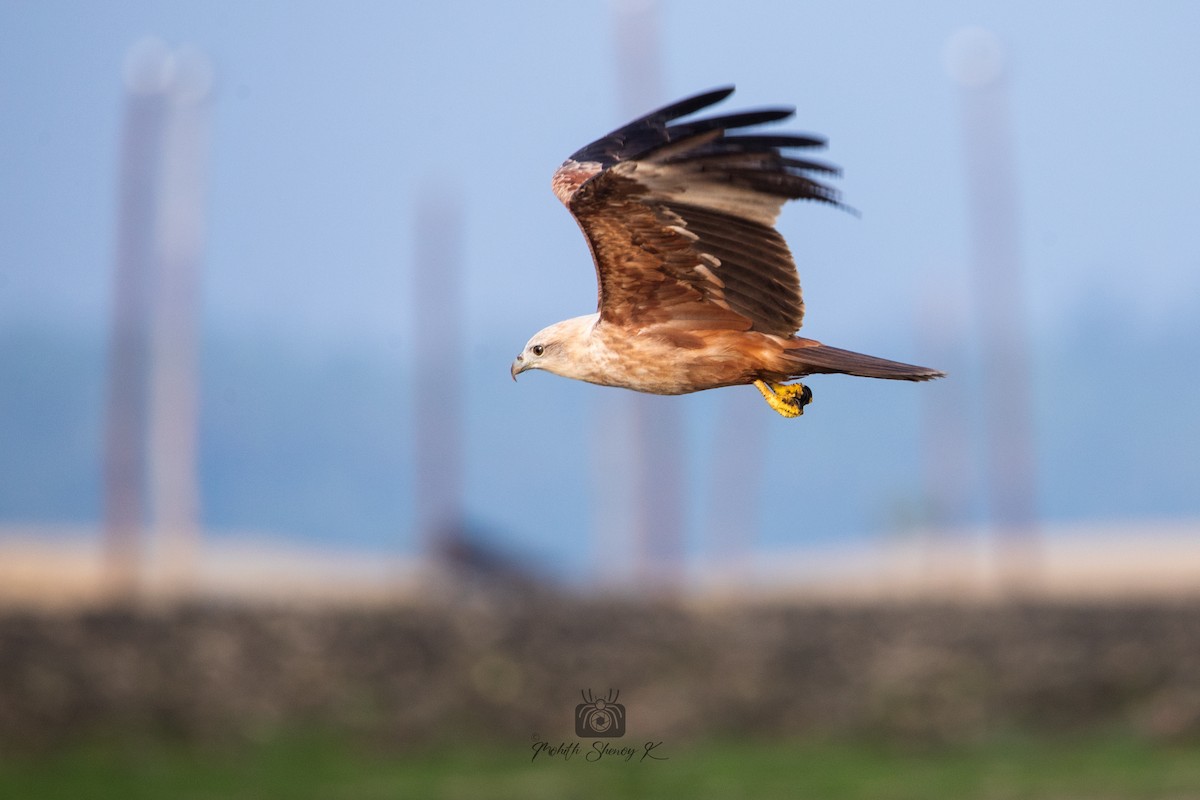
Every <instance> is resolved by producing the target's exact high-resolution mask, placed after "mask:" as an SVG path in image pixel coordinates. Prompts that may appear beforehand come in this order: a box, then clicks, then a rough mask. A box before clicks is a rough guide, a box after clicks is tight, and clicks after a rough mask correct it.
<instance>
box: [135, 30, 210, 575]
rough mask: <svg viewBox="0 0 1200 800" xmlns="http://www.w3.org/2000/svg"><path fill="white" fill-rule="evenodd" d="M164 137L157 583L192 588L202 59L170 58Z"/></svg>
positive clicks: (154, 429) (206, 91)
mask: <svg viewBox="0 0 1200 800" xmlns="http://www.w3.org/2000/svg"><path fill="white" fill-rule="evenodd" d="M169 67H170V70H169V82H168V85H167V100H168V117H167V124H166V128H165V132H164V138H163V142H164V144H163V149H162V174H161V183H160V192H161V195H160V201H159V204H158V205H159V216H158V236H157V258H156V259H155V260H156V270H155V278H156V285H155V290H154V309H153V312H154V313H153V349H152V362H151V381H150V386H151V391H150V448H149V452H150V465H149V466H150V490H151V494H150V497H151V512H152V515H151V518H152V520H153V528H154V534H155V538H156V544H157V545H158V548H157V550H158V552H157V554H156V555H157V556H158V564H159V566H160V567H161V570H162V571H161V574H160V576H159V577H160V578H161V580H162V581H163V588H164V589H165V591H166V592H167V593H168V594H173V595H187V594H190V593H192V592H193V591H194V589H195V581H196V575H195V564H196V558H197V550H198V545H199V538H200V479H199V473H198V464H199V453H198V438H199V413H198V406H199V363H198V362H199V359H198V339H199V337H198V330H199V325H200V267H201V256H202V254H203V250H204V197H205V189H206V184H207V180H206V177H207V165H208V149H209V147H208V145H209V109H210V104H211V103H210V101H211V97H212V91H211V90H212V68H211V65H210V63H209V61H208V59H207V58H206V57H205V56H204V55H203V54H202V53H200V52H199V51H197V50H194V49H190V48H182V49H180V50H177V51H176V52H175V53H173V54H172V55H171V58H170V61H169Z"/></svg>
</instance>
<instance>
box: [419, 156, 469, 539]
mask: <svg viewBox="0 0 1200 800" xmlns="http://www.w3.org/2000/svg"><path fill="white" fill-rule="evenodd" d="M421 200H422V201H421V204H420V205H419V206H418V208H417V216H416V260H415V262H414V263H415V269H414V273H415V274H414V277H413V297H414V298H416V301H415V302H414V308H413V330H414V335H413V343H414V345H415V347H416V359H415V364H416V369H417V374H418V375H420V380H418V381H414V389H415V391H416V397H415V398H414V413H415V415H416V419H415V423H416V431H415V436H416V461H417V483H416V518H417V519H416V521H417V530H418V531H419V534H420V535H421V536H422V537H424V546H425V553H426V555H433V554H435V553H437V552H439V551H441V550H442V549H443V548H444V547H445V545H446V544H447V538H448V537H451V536H456V535H457V534H459V533H460V532H461V529H462V525H463V520H462V482H463V480H462V433H461V431H462V415H463V410H464V409H463V407H462V401H461V400H460V397H461V395H460V392H461V387H462V386H463V385H464V384H463V382H462V365H461V359H462V346H463V343H462V330H463V318H462V317H463V314H462V254H461V251H460V246H461V244H460V243H461V242H462V238H463V224H462V211H461V208H460V201H459V199H458V197H457V195H454V194H451V193H449V192H448V191H447V190H446V189H445V188H444V186H442V185H441V184H440V183H437V182H435V181H432V180H431V181H427V182H426V188H425V191H424V192H423V193H422V198H421Z"/></svg>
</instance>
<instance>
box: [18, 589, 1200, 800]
mask: <svg viewBox="0 0 1200 800" xmlns="http://www.w3.org/2000/svg"><path fill="white" fill-rule="evenodd" d="M0 687H3V691H2V693H0V747H3V748H4V749H10V750H11V749H13V748H17V749H25V748H34V749H47V750H53V749H55V748H58V747H60V746H62V745H63V744H65V743H71V742H76V741H86V740H87V739H88V737H91V736H105V737H107V736H111V735H113V734H120V735H121V736H124V737H133V738H148V739H152V740H153V739H161V738H164V737H165V738H166V739H178V740H180V741H194V742H225V741H255V740H262V739H269V738H271V737H275V736H278V735H281V734H285V733H287V732H288V731H293V730H304V729H309V728H314V727H315V728H317V729H321V730H332V731H345V732H349V733H351V734H354V735H359V736H363V737H366V738H367V739H369V740H372V741H380V742H385V743H389V745H394V746H396V747H398V748H401V749H404V748H408V747H412V746H418V745H419V746H430V745H435V744H438V743H447V742H458V741H463V740H466V741H482V742H488V743H492V744H497V745H501V746H509V747H512V748H513V749H514V750H516V751H519V752H523V751H525V749H526V748H527V746H528V743H529V742H530V740H531V737H532V736H534V735H535V734H537V735H538V736H540V737H542V739H544V740H545V741H550V742H557V741H571V740H573V739H574V737H575V729H574V728H573V719H574V717H573V713H574V711H575V710H576V706H577V705H578V704H580V703H581V702H582V701H581V699H580V697H581V693H582V692H584V691H585V690H592V691H594V692H595V694H596V695H597V696H603V695H605V694H607V693H608V692H609V690H613V691H619V692H620V695H619V701H620V702H621V703H622V704H624V705H625V707H626V708H627V715H628V716H627V727H626V730H627V735H628V739H629V741H638V742H640V741H644V740H648V739H656V740H658V739H662V740H666V741H671V742H673V743H675V744H682V743H684V742H691V741H697V740H706V739H711V738H714V737H717V738H720V737H756V736H757V737H762V736H770V737H812V736H852V737H867V738H873V739H881V740H885V741H902V742H910V743H928V744H932V745H937V744H939V743H949V742H967V741H986V740H988V739H990V738H992V737H994V736H997V735H1002V734H1004V733H1006V732H1009V731H1027V732H1033V733H1037V734H1046V733H1051V734H1077V733H1081V732H1095V731H1109V732H1119V733H1121V734H1127V735H1130V736H1134V737H1137V738H1140V739H1144V740H1146V741H1154V742H1170V741H1181V740H1194V739H1196V738H1200V602H1196V601H1186V602H1182V601H1180V602H1169V601H1158V602H1108V603H1101V602H1091V603H1084V602H1073V603H1068V602H1051V601H1026V602H1019V603H948V602H911V601H910V602H892V603H867V602H863V603H857V604H854V603H841V604H833V603H779V602H772V603H759V604H743V605H737V606H734V605H724V606H710V607H705V608H698V607H694V606H686V605H682V604H672V603H647V602H636V601H632V600H626V599H599V598H593V599H579V598H572V597H568V596H564V595H559V594H551V593H542V594H537V593H533V594H528V593H522V594H517V593H505V592H504V591H495V590H491V589H486V590H485V589H484V588H483V587H481V586H480V585H477V584H469V583H463V584H460V585H456V586H454V588H453V591H452V592H449V593H448V594H446V595H445V596H443V597H442V598H441V599H439V600H430V601H426V602H423V603H419V604H396V605H380V606H377V607H374V608H368V607H358V608H352V607H344V608H340V609H339V608H330V607H319V606H312V607H309V608H297V607H293V608H283V607H269V606H265V605H259V606H251V605H244V604H228V603H226V604H221V603H208V604H194V605H185V606H175V607H166V606H164V607H162V608H158V609H153V608H141V609H137V610H131V609H124V610H121V609H106V610H105V609H95V610H85V611H67V610H57V611H25V612H16V611H14V612H10V613H8V614H5V615H4V616H3V617H0ZM1197 788H1198V789H1200V787H1197Z"/></svg>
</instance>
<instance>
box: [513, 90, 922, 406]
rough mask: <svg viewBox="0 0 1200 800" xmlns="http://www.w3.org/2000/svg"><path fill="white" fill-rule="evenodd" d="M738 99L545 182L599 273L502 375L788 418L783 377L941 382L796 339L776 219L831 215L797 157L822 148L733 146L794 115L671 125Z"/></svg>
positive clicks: (669, 117)
mask: <svg viewBox="0 0 1200 800" xmlns="http://www.w3.org/2000/svg"><path fill="white" fill-rule="evenodd" d="M732 93H733V87H732V86H730V87H726V88H722V89H717V90H714V91H711V92H706V93H704V94H700V95H697V96H695V97H690V98H688V99H686V100H681V101H679V102H677V103H674V104H672V105H669V106H667V107H665V108H661V109H659V110H658V111H654V112H652V113H650V114H647V115H646V116H644V117H642V118H640V119H637V120H635V121H633V122H631V123H629V124H628V125H626V126H624V127H622V128H618V129H617V130H615V131H613V132H612V133H610V134H608V135H607V136H605V137H603V138H601V139H597V140H596V141H594V142H592V143H591V144H589V145H588V146H587V147H584V148H583V149H581V150H579V151H578V152H576V153H575V154H574V155H572V156H571V157H570V158H568V159H567V160H566V161H565V162H563V165H562V166H561V167H559V168H558V171H557V172H555V173H554V179H553V182H552V186H553V189H554V193H555V194H556V195H557V196H558V199H559V200H561V201H562V202H563V204H564V205H566V207H567V209H568V210H569V211H570V212H571V214H572V215H573V216H574V217H575V221H576V222H578V223H579V227H580V228H581V229H582V230H583V235H584V236H585V237H586V238H587V242H588V246H589V247H590V248H591V251H592V258H593V260H594V261H595V265H596V278H597V283H598V284H599V299H598V303H597V311H596V313H594V314H587V315H585V316H582V317H575V318H574V319H568V320H565V321H563V322H558V323H555V324H554V325H551V326H550V327H548V328H545V329H543V330H541V331H538V332H537V333H536V334H534V336H533V338H532V339H530V340H529V343H528V344H526V345H525V349H524V350H523V351H522V352H521V354H520V355H519V356H517V358H516V360H515V361H513V363H512V370H511V372H512V377H513V379H514V380H516V377H517V375H518V374H519V373H521V372H524V371H525V370H528V369H542V370H546V371H547V372H552V373H555V374H556V375H562V376H563V377H566V378H574V379H576V380H582V381H588V382H590V383H596V384H601V385H603V386H619V387H622V388H625V389H633V390H635V391H639V392H649V393H651V394H667V395H671V394H685V393H688V392H698V391H702V390H704V389H715V388H717V387H721V386H735V385H740V384H753V385H754V386H755V387H756V388H757V389H758V390H759V392H761V393H762V396H763V398H765V399H766V401H767V403H768V404H769V405H770V406H771V408H773V409H775V411H777V412H779V413H780V414H782V415H783V416H785V417H796V416H799V415H800V414H802V413H803V412H804V407H805V406H806V405H807V404H808V403H809V402H811V400H812V392H811V391H810V390H809V389H808V387H806V386H805V385H804V384H802V383H798V382H797V383H792V384H787V383H786V381H789V380H791V379H794V378H801V377H804V376H805V375H812V374H814V373H843V374H846V375H859V376H862V377H867V378H889V379H892V380H908V381H924V380H929V379H931V378H940V377H942V375H943V373H941V372H939V371H937V370H934V369H930V368H928V367H917V366H913V365H911V364H901V363H899V362H896V361H888V360H885V359H882V358H876V357H874V356H868V355H863V354H861V353H854V352H850V351H849V350H841V349H838V348H836V347H829V346H827V345H824V344H821V343H820V342H818V341H815V340H813V339H804V338H801V337H799V336H796V335H795V334H796V331H797V330H799V328H800V324H801V321H802V319H803V317H804V301H803V300H802V299H801V295H800V278H799V276H798V275H797V272H796V264H795V262H794V261H793V260H792V255H791V252H790V251H789V250H788V246H787V243H786V242H784V240H783V237H782V236H780V235H779V232H778V231H776V230H775V227H774V226H775V220H776V218H777V217H778V216H779V211H780V209H781V208H782V207H783V204H784V202H785V201H787V200H797V199H803V200H817V201H820V202H822V203H828V204H830V205H833V206H839V207H840V206H841V203H840V200H839V195H838V193H837V191H836V190H834V189H832V188H830V187H829V186H826V185H825V184H823V183H820V182H818V180H817V179H816V177H815V176H836V175H837V174H838V170H837V169H836V168H834V167H831V166H829V165H827V164H823V163H820V162H817V161H812V160H809V159H806V158H798V157H796V156H795V154H794V153H793V152H792V151H794V150H799V149H805V148H814V147H821V146H823V145H824V144H825V141H824V140H823V139H820V138H818V137H814V136H804V135H797V134H789V133H785V134H763V133H744V132H739V133H731V131H736V130H740V129H743V128H747V127H751V126H755V125H761V124H763V123H768V122H776V121H779V120H782V119H786V118H787V117H790V116H792V114H793V113H794V109H791V108H769V109H762V110H758V111H749V112H744V113H740V114H729V115H726V116H715V117H708V118H706V119H698V120H694V121H691V122H676V120H678V119H679V118H681V117H685V116H688V115H689V114H693V113H695V112H697V111H699V110H700V109H702V108H706V107H708V106H710V105H713V104H714V103H717V102H719V101H721V100H723V99H725V98H726V97H728V96H729V95H730V94H732Z"/></svg>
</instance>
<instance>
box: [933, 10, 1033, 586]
mask: <svg viewBox="0 0 1200 800" xmlns="http://www.w3.org/2000/svg"><path fill="white" fill-rule="evenodd" d="M946 52H947V65H948V68H949V71H950V75H951V77H952V78H953V79H954V80H955V81H956V82H957V83H958V84H959V86H960V93H959V94H960V98H961V102H962V114H963V131H964V138H965V148H966V161H967V165H966V166H967V183H968V203H969V213H970V224H971V250H972V261H973V263H974V267H973V270H972V273H973V275H974V281H975V284H974V291H975V313H976V317H977V319H978V320H979V334H980V343H981V351H982V357H983V376H984V377H983V390H984V413H985V420H986V423H985V425H986V438H987V450H988V457H987V488H988V498H989V501H990V505H991V516H992V522H993V528H994V529H995V533H996V535H997V536H998V537H999V540H998V541H997V542H996V546H997V552H996V555H997V557H998V559H999V564H998V567H999V577H1000V580H1001V586H1002V588H1003V589H1004V590H1006V591H1009V592H1022V591H1026V590H1028V589H1031V588H1033V586H1034V584H1036V582H1037V578H1038V576H1037V572H1038V566H1037V557H1038V554H1037V536H1038V534H1037V526H1036V509H1035V504H1036V497H1035V495H1036V488H1035V487H1036V475H1035V465H1036V461H1035V454H1034V442H1033V437H1034V430H1033V409H1032V397H1031V387H1030V380H1031V377H1032V375H1031V370H1030V364H1029V342H1028V322H1027V315H1026V310H1025V295H1024V282H1023V281H1022V275H1021V264H1020V235H1019V232H1018V213H1017V186H1016V164H1015V159H1014V157H1013V152H1012V134H1011V131H1010V123H1009V110H1008V85H1007V81H1006V76H1005V64H1004V52H1003V47H1002V45H1001V44H1000V42H999V40H998V39H997V38H996V37H995V35H993V34H992V33H990V32H989V31H986V30H983V29H981V28H967V29H964V30H961V31H958V32H957V33H955V34H954V35H953V36H952V37H951V38H950V40H949V42H948V44H947V51H946Z"/></svg>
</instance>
